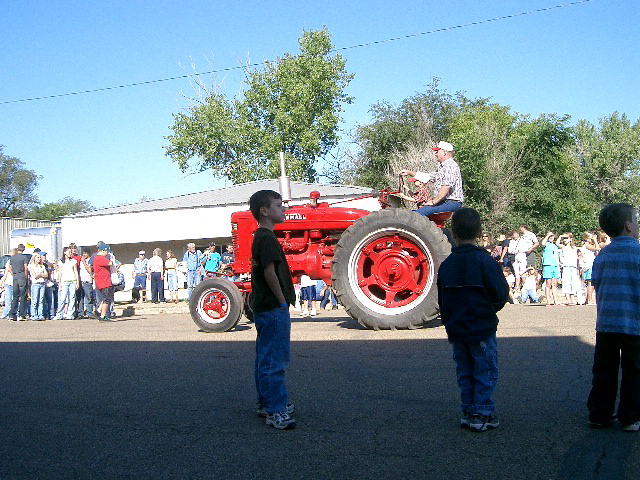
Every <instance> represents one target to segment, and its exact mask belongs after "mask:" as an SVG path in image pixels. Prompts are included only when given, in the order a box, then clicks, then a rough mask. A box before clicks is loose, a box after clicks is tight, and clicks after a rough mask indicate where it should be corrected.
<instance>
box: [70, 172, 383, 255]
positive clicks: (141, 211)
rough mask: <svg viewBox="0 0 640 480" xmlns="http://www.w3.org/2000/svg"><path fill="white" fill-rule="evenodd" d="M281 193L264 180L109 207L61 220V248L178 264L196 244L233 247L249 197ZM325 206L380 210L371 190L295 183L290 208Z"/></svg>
mask: <svg viewBox="0 0 640 480" xmlns="http://www.w3.org/2000/svg"><path fill="white" fill-rule="evenodd" d="M265 189H269V190H275V191H278V190H279V182H278V180H261V181H257V182H249V183H243V184H239V185H234V186H231V187H225V188H220V189H217V190H209V191H206V192H200V193H192V194H189V195H181V196H178V197H171V198H165V199H159V200H149V201H145V202H140V203H134V204H130V205H122V206H118V207H109V208H103V209H99V210H92V211H89V212H84V213H79V214H76V215H72V216H68V217H64V218H63V219H62V244H63V245H69V243H71V242H74V243H76V244H77V245H78V246H87V247H91V248H92V251H95V245H96V243H97V242H98V241H100V240H102V241H103V242H105V243H107V244H109V245H110V246H111V249H112V251H113V252H114V254H115V256H116V258H117V259H118V260H120V261H121V262H122V263H125V264H127V263H132V262H133V260H134V259H135V258H136V256H137V253H138V251H139V250H145V251H146V253H147V257H151V255H152V251H153V249H154V248H160V249H162V251H163V254H164V252H165V251H166V250H167V249H171V250H172V251H173V253H174V254H175V256H176V257H177V258H178V260H182V255H183V254H184V252H185V251H186V244H187V243H189V242H194V243H195V244H196V246H197V248H198V249H200V250H203V249H204V248H205V247H206V246H207V245H208V244H209V242H210V241H214V242H216V244H217V245H224V244H227V243H230V241H231V214H232V213H233V212H237V211H244V210H248V209H249V207H248V201H249V197H250V196H251V194H253V193H254V192H256V191H258V190H265ZM314 190H315V191H319V192H320V194H321V201H326V202H329V203H332V202H340V203H339V206H341V207H343V206H344V207H347V206H349V207H353V208H361V209H363V210H369V211H374V210H378V209H379V208H380V206H379V204H378V201H377V200H376V199H375V198H371V197H369V198H361V197H362V196H363V195H367V194H369V193H371V190H370V189H367V188H363V187H354V186H345V185H321V184H317V183H303V182H291V196H292V198H293V200H292V202H291V204H292V205H299V204H303V203H307V202H308V201H309V194H310V193H311V192H312V191H314Z"/></svg>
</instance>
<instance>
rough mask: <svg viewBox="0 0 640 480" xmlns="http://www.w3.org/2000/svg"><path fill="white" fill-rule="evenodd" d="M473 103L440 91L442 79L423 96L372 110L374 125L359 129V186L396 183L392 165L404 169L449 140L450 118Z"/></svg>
mask: <svg viewBox="0 0 640 480" xmlns="http://www.w3.org/2000/svg"><path fill="white" fill-rule="evenodd" d="M485 101H486V100H484V99H479V100H475V101H471V100H469V99H468V98H466V97H465V96H464V95H463V94H462V93H460V92H458V93H456V94H455V95H452V94H450V93H447V92H445V91H443V90H441V89H440V87H439V79H437V78H434V79H432V82H431V84H430V85H429V87H428V88H427V91H426V92H424V93H419V94H416V95H414V96H412V97H409V98H407V99H405V100H403V101H402V103H401V104H400V106H398V107H394V106H393V105H390V104H389V103H387V102H381V103H377V104H375V105H373V107H371V113H372V115H373V122H372V123H371V124H369V125H361V126H359V127H358V128H357V129H356V133H355V143H356V144H357V146H358V147H359V153H358V155H357V156H356V158H355V160H354V164H355V165H354V166H355V175H354V177H355V178H354V180H355V182H356V183H358V184H360V185H364V186H367V187H372V188H383V187H385V186H388V185H390V184H393V182H394V181H395V178H396V177H395V172H394V171H393V170H394V168H391V166H392V165H393V166H394V167H395V165H401V164H402V162H403V161H406V162H408V163H405V167H404V168H406V167H407V166H409V165H410V164H412V162H413V160H412V159H413V157H414V155H413V152H420V151H424V152H425V153H427V154H429V155H430V153H429V152H428V150H429V147H431V146H432V145H433V144H434V143H435V142H437V141H438V140H441V139H444V138H448V136H449V122H450V120H451V118H452V117H453V116H454V115H455V114H456V113H457V112H458V111H459V110H460V109H461V108H462V107H463V106H465V105H467V104H470V103H472V104H476V103H479V104H482V103H484V102H485Z"/></svg>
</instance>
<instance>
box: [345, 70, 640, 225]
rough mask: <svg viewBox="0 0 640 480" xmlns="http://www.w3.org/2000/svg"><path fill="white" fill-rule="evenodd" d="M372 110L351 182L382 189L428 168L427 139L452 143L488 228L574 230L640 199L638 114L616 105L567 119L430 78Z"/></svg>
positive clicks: (360, 133) (359, 135)
mask: <svg viewBox="0 0 640 480" xmlns="http://www.w3.org/2000/svg"><path fill="white" fill-rule="evenodd" d="M372 113H373V117H374V118H373V122H372V123H371V124H369V125H363V126H359V127H358V128H357V131H356V137H355V141H356V144H357V145H358V147H359V151H358V154H357V155H356V157H355V159H354V161H353V162H352V164H351V167H352V171H355V174H354V175H353V177H354V178H355V180H356V182H357V183H359V184H361V185H363V186H370V187H373V188H381V187H383V186H386V185H395V182H397V174H396V173H397V172H398V171H399V170H401V169H402V168H408V169H410V170H422V171H431V170H432V169H433V168H434V165H435V164H434V157H433V154H432V152H431V151H430V148H429V147H431V146H433V145H434V144H435V143H436V142H437V141H439V140H447V141H450V142H451V143H453V144H454V145H455V147H456V152H455V158H456V160H457V162H458V164H459V165H460V169H461V173H462V178H463V182H464V189H465V204H466V205H467V206H470V207H473V208H476V209H477V210H478V211H479V212H480V213H481V215H482V218H483V220H484V224H485V226H486V227H487V228H488V229H489V230H490V231H493V232H505V231H507V230H508V229H511V228H514V227H516V226H517V225H519V224H527V225H528V226H529V227H530V228H531V229H532V230H534V231H537V232H544V231H546V230H548V229H554V230H558V231H573V232H574V233H579V232H580V231H584V230H587V229H593V228H595V227H597V214H598V211H599V209H600V208H601V207H602V205H603V204H605V203H611V202H619V201H625V202H630V203H632V204H635V205H638V204H640V122H636V123H635V124H633V125H632V124H631V122H630V121H629V120H628V119H627V117H626V116H625V115H621V114H619V113H617V112H615V113H613V114H611V115H610V116H608V117H605V118H603V119H602V120H601V121H600V122H599V125H598V126H594V125H592V124H590V123H589V122H586V121H579V122H578V123H577V124H576V126H571V125H570V123H569V122H570V118H569V117H568V116H559V115H555V114H553V115H547V114H543V115H540V116H538V117H536V118H532V117H530V116H527V115H521V114H518V113H516V112H512V111H511V108H510V107H508V106H504V105H499V104H497V103H492V102H490V100H489V99H469V98H466V97H465V95H463V94H462V93H456V94H455V95H452V94H449V93H447V92H444V91H442V90H440V89H439V88H438V81H437V80H434V82H433V83H432V84H431V85H430V86H429V87H428V89H427V91H426V92H425V93H421V94H417V95H414V96H412V97H409V98H407V99H405V100H404V101H403V102H402V103H401V104H400V105H399V106H398V107H394V106H392V105H390V104H388V103H380V104H377V105H374V106H373V108H372ZM342 168H343V169H345V170H346V171H348V170H349V169H348V168H345V167H344V166H343V167H342Z"/></svg>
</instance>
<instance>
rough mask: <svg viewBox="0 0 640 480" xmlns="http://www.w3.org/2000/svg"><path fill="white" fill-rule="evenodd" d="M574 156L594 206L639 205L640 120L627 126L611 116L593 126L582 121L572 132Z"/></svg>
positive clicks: (621, 116) (624, 118) (623, 119)
mask: <svg viewBox="0 0 640 480" xmlns="http://www.w3.org/2000/svg"><path fill="white" fill-rule="evenodd" d="M575 135H576V155H577V157H578V160H579V161H580V163H581V165H582V167H583V168H582V172H581V173H582V178H583V179H584V181H585V186H586V188H587V189H588V191H589V194H590V195H591V196H592V197H593V199H594V200H595V201H596V202H597V203H598V204H604V203H614V202H630V203H632V204H634V205H639V204H640V120H639V121H636V122H635V123H634V124H631V122H630V120H629V119H628V118H627V116H626V115H625V114H620V113H618V112H614V113H612V114H611V115H609V116H607V117H604V118H602V119H601V120H600V122H599V125H598V126H595V125H593V124H591V123H589V122H587V121H586V120H581V121H580V122H578V124H577V125H576V128H575Z"/></svg>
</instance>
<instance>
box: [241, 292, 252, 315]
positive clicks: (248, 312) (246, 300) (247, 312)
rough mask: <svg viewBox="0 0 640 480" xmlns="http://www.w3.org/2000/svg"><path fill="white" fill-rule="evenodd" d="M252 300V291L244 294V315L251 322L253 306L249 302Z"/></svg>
mask: <svg viewBox="0 0 640 480" xmlns="http://www.w3.org/2000/svg"><path fill="white" fill-rule="evenodd" d="M252 302H253V292H249V293H245V294H244V312H243V313H244V316H245V317H246V319H247V320H249V321H250V322H253V308H252V307H251V303H252Z"/></svg>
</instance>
